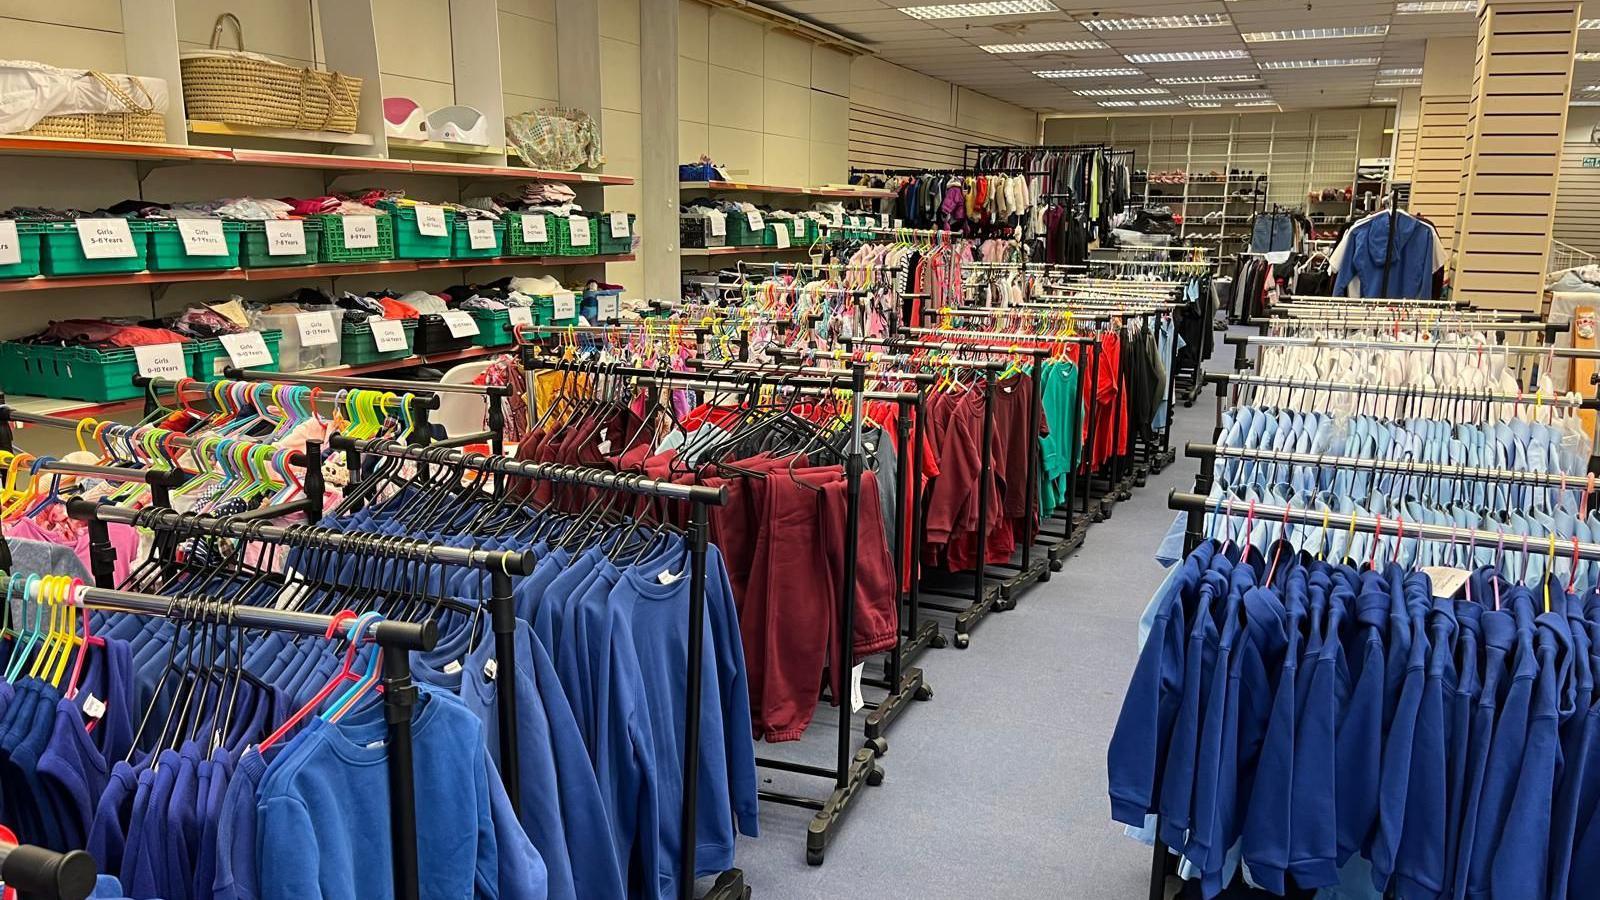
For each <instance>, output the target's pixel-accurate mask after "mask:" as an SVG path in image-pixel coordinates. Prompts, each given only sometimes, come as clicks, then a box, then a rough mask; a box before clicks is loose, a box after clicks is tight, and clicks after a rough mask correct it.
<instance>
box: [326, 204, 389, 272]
mask: <svg viewBox="0 0 1600 900" xmlns="http://www.w3.org/2000/svg"><path fill="white" fill-rule="evenodd" d="M311 218H312V219H316V220H318V221H319V222H320V224H321V226H322V240H321V241H320V242H319V243H318V245H317V259H318V260H319V261H320V262H325V263H357V262H381V261H383V260H386V259H394V222H393V219H394V217H393V216H387V215H380V216H378V217H377V218H378V246H376V247H358V248H355V249H351V248H349V247H346V246H345V245H344V216H336V215H331V214H323V215H316V216H312V217H311Z"/></svg>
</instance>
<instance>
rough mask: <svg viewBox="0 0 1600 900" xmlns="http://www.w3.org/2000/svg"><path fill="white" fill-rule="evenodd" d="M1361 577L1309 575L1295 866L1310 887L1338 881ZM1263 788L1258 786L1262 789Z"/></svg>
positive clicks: (1350, 572) (1334, 569) (1292, 850)
mask: <svg viewBox="0 0 1600 900" xmlns="http://www.w3.org/2000/svg"><path fill="white" fill-rule="evenodd" d="M1360 586H1361V582H1360V576H1359V575H1358V574H1357V573H1356V571H1355V570H1354V569H1351V568H1349V567H1347V566H1325V567H1322V570H1321V571H1320V572H1318V573H1315V574H1314V575H1313V577H1312V578H1311V583H1310V588H1311V590H1310V603H1311V609H1310V611H1309V613H1308V615H1307V619H1308V620H1309V622H1310V626H1311V628H1310V633H1309V634H1308V636H1307V640H1306V651H1305V652H1304V653H1303V654H1302V655H1301V664H1300V674H1301V675H1302V676H1305V675H1306V673H1307V672H1308V671H1309V672H1310V676H1309V677H1303V678H1302V683H1303V684H1304V689H1303V690H1298V691H1297V693H1298V694H1299V698H1300V700H1301V703H1302V706H1301V710H1300V713H1299V718H1298V719H1297V721H1296V729H1295V750H1294V752H1295V767H1294V785H1293V795H1292V800H1293V806H1292V807H1291V808H1290V815H1291V825H1290V827H1289V872H1290V874H1292V875H1293V876H1294V880H1295V883H1296V884H1298V885H1300V886H1302V887H1306V888H1311V887H1324V886H1329V885H1334V884H1337V883H1338V882H1339V866H1338V863H1337V859H1338V857H1339V819H1338V815H1337V809H1338V807H1337V798H1338V795H1339V789H1340V787H1341V786H1342V783H1341V782H1340V780H1339V773H1338V767H1337V764H1336V763H1337V746H1338V742H1337V740H1336V734H1337V731H1338V727H1339V726H1338V723H1339V714H1340V711H1341V710H1343V709H1345V708H1346V706H1347V705H1348V704H1349V702H1350V697H1351V691H1352V685H1351V680H1350V679H1351V672H1350V669H1349V666H1348V664H1347V662H1346V660H1345V643H1344V642H1345V641H1346V640H1347V639H1350V640H1352V641H1353V634H1354V632H1355V629H1356V612H1357V600H1356V598H1357V596H1358V591H1359V589H1360ZM1259 791H1260V789H1259V788H1258V793H1259Z"/></svg>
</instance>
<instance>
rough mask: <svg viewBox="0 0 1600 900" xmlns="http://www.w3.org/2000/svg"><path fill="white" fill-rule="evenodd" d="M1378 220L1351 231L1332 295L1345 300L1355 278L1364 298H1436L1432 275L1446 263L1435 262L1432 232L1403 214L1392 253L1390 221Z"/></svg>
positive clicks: (1397, 220) (1387, 215)
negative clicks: (1386, 265) (1386, 276)
mask: <svg viewBox="0 0 1600 900" xmlns="http://www.w3.org/2000/svg"><path fill="white" fill-rule="evenodd" d="M1391 215H1392V214H1391V213H1388V212H1381V213H1378V214H1377V215H1376V216H1373V217H1372V218H1370V219H1368V220H1367V221H1365V222H1363V223H1361V224H1359V225H1357V226H1356V227H1354V228H1352V229H1351V230H1350V233H1349V234H1347V235H1346V236H1345V239H1346V240H1348V241H1350V242H1351V243H1350V247H1349V250H1348V251H1347V254H1346V256H1345V261H1344V268H1342V269H1340V270H1339V272H1338V276H1337V277H1336V278H1335V279H1334V284H1333V293H1334V294H1335V295H1336V296H1341V297H1342V296H1344V295H1345V293H1346V291H1347V290H1348V288H1349V287H1350V281H1351V279H1353V278H1360V279H1361V296H1363V297H1400V298H1406V297H1415V298H1427V297H1432V296H1433V272H1434V269H1435V267H1436V266H1437V265H1439V264H1441V263H1443V262H1444V261H1443V260H1436V259H1434V258H1433V229H1431V228H1429V227H1428V226H1427V225H1426V224H1424V223H1423V222H1422V220H1420V219H1417V218H1416V217H1414V216H1409V215H1406V214H1404V213H1401V214H1400V215H1399V216H1398V217H1396V218H1395V220H1394V241H1393V249H1392V251H1391V249H1390V240H1389V219H1390V216H1391ZM1385 261H1388V262H1389V286H1388V292H1387V293H1385V291H1384V283H1383V282H1384V278H1383V271H1384V262H1385Z"/></svg>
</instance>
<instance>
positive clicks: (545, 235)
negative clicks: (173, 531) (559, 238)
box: [522, 216, 550, 244]
mask: <svg viewBox="0 0 1600 900" xmlns="http://www.w3.org/2000/svg"><path fill="white" fill-rule="evenodd" d="M522 240H523V243H527V244H544V243H548V242H549V241H550V225H549V223H547V222H546V221H545V217H544V216H523V217H522Z"/></svg>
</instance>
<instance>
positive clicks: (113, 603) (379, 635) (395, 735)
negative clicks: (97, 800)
mask: <svg viewBox="0 0 1600 900" xmlns="http://www.w3.org/2000/svg"><path fill="white" fill-rule="evenodd" d="M76 502H77V503H79V504H81V505H78V506H76V507H74V515H75V516H77V517H80V518H87V519H88V520H89V521H90V522H91V523H93V522H95V521H98V522H100V523H102V527H103V525H104V523H105V522H106V521H107V519H106V518H100V515H101V514H102V512H105V511H118V512H121V513H126V514H127V518H126V519H120V520H121V521H124V522H125V523H131V521H132V519H133V518H134V517H135V516H136V515H137V514H136V513H133V512H131V511H127V510H120V509H119V508H118V507H96V506H94V504H87V503H82V502H81V501H76ZM168 512H170V511H168ZM170 515H172V516H178V515H179V514H178V513H170ZM187 521H188V523H189V525H190V526H191V528H192V527H196V526H198V527H200V528H202V529H204V528H206V527H207V526H206V525H203V524H200V523H217V524H221V523H226V522H227V521H228V520H217V519H211V520H206V519H203V518H201V519H195V518H188V519H187ZM239 525H240V526H242V527H244V528H249V527H250V526H249V525H247V524H245V523H239ZM341 537H344V536H341ZM308 540H316V538H308ZM91 541H93V538H91ZM19 581H20V582H22V584H21V585H20V586H19V585H18V582H19ZM30 581H31V582H32V583H31V584H30V583H29V582H30ZM0 586H3V587H4V588H5V589H6V591H7V595H8V596H9V595H10V592H11V591H12V590H17V591H18V593H20V594H22V595H23V596H28V595H29V594H30V592H37V590H38V580H37V579H23V578H22V577H21V576H10V575H3V574H0ZM70 602H71V604H72V605H74V606H79V607H83V608H90V607H93V608H97V609H109V610H115V611H122V612H132V613H136V614H138V615H142V616H154V617H161V618H171V619H186V620H191V621H198V622H221V621H229V622H232V623H234V624H237V625H241V626H244V627H246V628H255V629H261V630H266V631H279V632H285V633H290V634H300V635H317V636H324V635H328V634H339V635H342V636H344V637H346V638H350V637H352V636H354V635H362V634H363V631H362V630H361V629H360V627H359V626H358V625H357V623H356V621H355V620H354V619H345V618H340V617H337V616H323V615H315V614H311V613H302V612H294V611H290V610H279V609H268V608H264V607H255V606H240V605H233V604H230V603H214V602H197V601H192V600H174V599H172V598H169V597H159V596H154V595H151V594H139V593H133V592H129V591H118V590H111V589H108V588H106V587H87V586H78V587H75V588H74V589H73V593H72V598H71V601H70ZM364 637H365V639H366V640H368V641H370V642H371V643H374V644H376V645H378V646H379V647H382V648H383V649H384V650H385V651H392V652H385V653H384V654H383V682H382V684H383V705H384V713H385V720H386V721H387V722H388V727H389V733H388V737H387V740H386V742H385V749H386V751H387V758H386V762H387V767H388V772H389V799H390V806H389V833H390V839H391V841H392V842H393V856H394V860H393V865H394V870H393V877H394V889H395V896H396V897H397V898H398V900H418V873H419V865H418V859H417V806H416V789H415V783H416V782H415V775H414V772H413V768H412V766H413V762H412V758H413V753H412V743H411V709H412V707H413V706H415V705H416V702H417V687H416V684H415V683H414V682H413V681H412V679H411V651H413V650H424V651H426V650H431V649H433V646H434V645H435V644H436V643H438V640H439V629H438V626H437V624H435V623H434V622H433V621H432V620H431V619H430V620H425V621H422V622H396V621H391V620H384V621H380V622H378V623H376V624H374V625H373V626H372V627H370V628H367V629H365V632H364ZM7 874H8V875H9V873H7Z"/></svg>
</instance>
